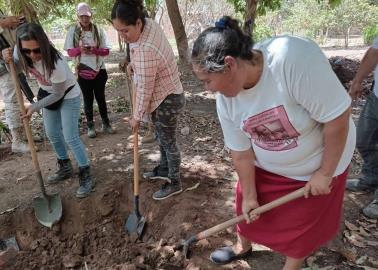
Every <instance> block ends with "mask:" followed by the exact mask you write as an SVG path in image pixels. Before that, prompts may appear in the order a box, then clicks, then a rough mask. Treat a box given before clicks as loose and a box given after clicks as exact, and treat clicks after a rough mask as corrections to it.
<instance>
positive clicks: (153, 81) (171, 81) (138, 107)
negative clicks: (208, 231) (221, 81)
mask: <svg viewBox="0 0 378 270" xmlns="http://www.w3.org/2000/svg"><path fill="white" fill-rule="evenodd" d="M111 18H112V22H113V27H114V28H115V29H116V30H117V31H118V33H119V35H120V36H121V37H122V38H123V39H124V40H125V41H126V42H127V43H129V44H130V57H131V63H130V65H131V69H132V71H133V74H134V75H133V77H134V83H135V84H136V104H135V106H134V107H135V110H134V112H133V117H132V119H131V120H130V124H131V126H132V128H133V129H137V128H138V127H139V123H140V121H142V120H143V118H144V117H148V115H149V114H151V119H152V122H153V124H154V126H155V134H156V137H157V141H158V144H159V146H160V164H159V165H158V166H157V167H155V168H154V169H153V171H152V172H149V173H145V174H144V177H146V178H150V179H156V178H160V179H164V180H166V181H167V182H166V183H164V184H163V186H162V187H161V189H160V190H158V191H157V192H155V193H154V194H153V195H152V197H153V199H155V200H163V199H166V198H168V197H170V196H172V195H175V194H179V193H180V192H182V186H181V179H180V164H181V155H180V150H179V148H178V145H177V140H176V136H177V124H178V118H179V115H180V113H181V111H182V110H183V107H184V104H185V96H184V93H183V87H182V85H181V82H180V77H179V72H178V67H177V63H176V60H175V56H174V54H173V50H172V47H171V46H170V45H169V42H168V40H167V38H166V37H165V35H164V32H163V30H162V29H161V28H160V26H159V25H158V24H157V23H156V22H155V21H153V20H152V19H148V18H146V17H145V12H144V7H143V2H142V1H140V0H117V1H116V2H115V4H114V6H113V9H112V13H111Z"/></svg>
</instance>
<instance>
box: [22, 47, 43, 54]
mask: <svg viewBox="0 0 378 270" xmlns="http://www.w3.org/2000/svg"><path fill="white" fill-rule="evenodd" d="M21 52H23V53H24V54H31V53H32V52H33V53H34V54H40V53H41V48H35V49H25V48H24V49H21Z"/></svg>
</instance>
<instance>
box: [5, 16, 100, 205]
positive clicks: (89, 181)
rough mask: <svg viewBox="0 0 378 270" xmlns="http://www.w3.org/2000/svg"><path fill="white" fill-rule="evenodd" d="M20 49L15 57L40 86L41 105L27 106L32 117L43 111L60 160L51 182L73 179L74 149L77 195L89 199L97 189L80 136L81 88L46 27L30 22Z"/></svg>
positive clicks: (19, 41)
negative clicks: (72, 160) (70, 154)
mask: <svg viewBox="0 0 378 270" xmlns="http://www.w3.org/2000/svg"><path fill="white" fill-rule="evenodd" d="M16 39H17V43H16V44H17V45H16V46H17V49H15V52H14V54H13V57H14V58H15V60H16V62H19V64H20V65H21V66H22V68H23V70H24V71H25V73H26V74H30V75H31V76H34V77H35V78H36V80H37V82H38V85H39V87H40V88H39V91H38V102H35V103H33V104H31V105H28V106H26V115H23V118H28V119H29V118H30V117H31V115H32V114H33V113H34V112H37V111H39V110H40V109H42V110H43V123H44V126H45V130H46V134H47V137H48V138H49V140H50V142H51V144H52V146H53V148H54V151H55V154H56V156H57V159H58V171H57V172H56V173H55V174H54V175H52V176H49V177H48V182H49V183H58V182H61V181H63V180H65V179H68V178H71V177H72V176H73V169H72V165H71V161H70V159H69V156H68V153H67V149H66V144H67V145H68V146H69V147H70V149H71V151H72V153H73V156H74V157H75V159H76V161H77V163H78V166H79V185H80V186H79V188H78V189H77V191H76V196H77V197H79V198H83V197H86V196H88V195H89V194H90V193H91V191H92V189H93V187H94V182H93V177H92V175H91V173H90V167H89V160H88V156H87V152H86V149H85V146H84V144H83V143H82V141H81V139H80V136H79V116H80V104H81V100H80V87H79V85H78V83H77V82H76V79H75V76H74V75H73V73H72V72H71V70H70V68H69V66H68V64H67V62H66V61H65V59H64V58H63V56H62V55H61V54H60V53H59V52H58V50H57V49H55V47H54V46H53V45H52V44H51V43H50V41H49V39H48V37H47V35H46V34H45V32H44V31H43V29H42V27H41V26H40V25H38V24H35V23H26V24H23V25H22V26H19V27H18V28H17V31H16ZM3 57H4V60H5V61H6V62H9V61H10V59H11V58H12V50H11V49H9V50H7V51H5V52H3Z"/></svg>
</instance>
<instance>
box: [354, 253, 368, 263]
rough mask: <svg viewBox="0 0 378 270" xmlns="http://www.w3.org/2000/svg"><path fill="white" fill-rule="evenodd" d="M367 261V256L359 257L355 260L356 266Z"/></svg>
mask: <svg viewBox="0 0 378 270" xmlns="http://www.w3.org/2000/svg"><path fill="white" fill-rule="evenodd" d="M367 259H368V256H366V255H365V256H362V257H360V258H358V259H357V260H356V264H363V263H365V262H366V261H367Z"/></svg>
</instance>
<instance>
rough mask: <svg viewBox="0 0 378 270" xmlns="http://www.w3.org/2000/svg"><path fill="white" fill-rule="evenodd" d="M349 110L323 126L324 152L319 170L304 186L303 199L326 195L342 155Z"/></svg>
mask: <svg viewBox="0 0 378 270" xmlns="http://www.w3.org/2000/svg"><path fill="white" fill-rule="evenodd" d="M349 116H350V108H349V109H348V110H346V111H345V112H344V113H343V114H341V115H340V116H339V117H337V118H336V119H334V120H332V121H329V122H327V123H325V124H324V130H323V137H324V152H323V158H322V163H321V166H320V168H319V169H318V170H317V171H316V172H315V173H314V174H313V175H312V176H311V179H310V181H309V182H308V183H307V184H306V186H305V197H306V198H307V197H308V196H309V194H310V193H311V194H312V195H314V196H315V195H322V194H328V193H329V192H330V191H331V190H330V184H331V182H332V178H333V174H334V173H335V170H336V168H337V165H338V163H339V161H340V158H341V155H342V154H343V151H344V148H345V144H346V140H347V137H348V132H349Z"/></svg>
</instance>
